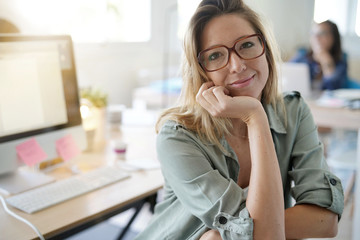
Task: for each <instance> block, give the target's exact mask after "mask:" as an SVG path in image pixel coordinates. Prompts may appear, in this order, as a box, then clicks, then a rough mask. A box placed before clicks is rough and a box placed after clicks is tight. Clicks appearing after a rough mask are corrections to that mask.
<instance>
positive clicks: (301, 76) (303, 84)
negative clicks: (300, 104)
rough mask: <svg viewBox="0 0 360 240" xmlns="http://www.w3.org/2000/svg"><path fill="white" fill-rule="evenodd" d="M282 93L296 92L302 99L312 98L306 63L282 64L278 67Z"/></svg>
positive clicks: (308, 70)
mask: <svg viewBox="0 0 360 240" xmlns="http://www.w3.org/2000/svg"><path fill="white" fill-rule="evenodd" d="M280 80H281V84H279V85H280V87H281V88H280V89H281V91H282V92H288V91H298V92H300V93H301V96H303V97H304V98H310V97H311V96H312V91H311V80H310V69H309V66H308V65H307V64H306V63H293V62H284V63H282V64H281V66H280Z"/></svg>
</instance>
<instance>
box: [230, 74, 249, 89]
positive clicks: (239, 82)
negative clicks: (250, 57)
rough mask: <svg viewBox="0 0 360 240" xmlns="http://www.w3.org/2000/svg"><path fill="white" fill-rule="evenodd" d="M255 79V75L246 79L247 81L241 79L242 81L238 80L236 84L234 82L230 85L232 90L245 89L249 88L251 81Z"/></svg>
mask: <svg viewBox="0 0 360 240" xmlns="http://www.w3.org/2000/svg"><path fill="white" fill-rule="evenodd" d="M253 79H254V75H253V76H251V77H249V78H246V79H241V80H238V81H236V82H233V83H231V84H230V87H232V88H243V87H246V86H248V85H249V84H250V83H251V81H252V80H253Z"/></svg>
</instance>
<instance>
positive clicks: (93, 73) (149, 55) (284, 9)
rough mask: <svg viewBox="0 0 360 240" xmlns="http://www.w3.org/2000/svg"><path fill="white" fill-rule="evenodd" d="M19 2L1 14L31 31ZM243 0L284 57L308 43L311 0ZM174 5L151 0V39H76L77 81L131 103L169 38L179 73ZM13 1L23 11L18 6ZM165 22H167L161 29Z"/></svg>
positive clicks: (2, 2) (156, 70) (158, 65)
mask: <svg viewBox="0 0 360 240" xmlns="http://www.w3.org/2000/svg"><path fill="white" fill-rule="evenodd" d="M21 1H24V0H11V1H10V0H0V17H5V18H7V19H9V20H11V21H13V22H14V23H16V24H17V25H18V26H19V27H20V29H21V31H22V32H23V33H32V32H33V31H34V29H35V28H34V26H32V25H31V21H28V20H27V19H26V18H25V17H24V12H25V11H26V9H22V7H21V4H19V2H21ZM245 1H246V2H247V4H249V5H250V6H251V7H253V8H254V9H255V10H257V11H258V12H260V13H261V14H262V15H264V17H265V18H266V19H268V21H269V22H270V25H271V26H272V28H273V30H274V33H275V37H276V39H277V41H278V43H279V45H280V47H281V49H282V56H283V58H284V60H287V59H289V58H290V57H291V56H292V55H293V54H294V52H295V50H296V49H297V47H299V46H304V45H305V46H306V45H307V44H308V38H309V31H310V26H311V23H312V19H313V9H314V0H301V1H299V0H271V1H269V0H245ZM31 2H33V3H34V4H35V3H36V0H32V1H31ZM175 4H176V0H152V22H153V28H152V39H151V41H150V42H148V43H103V44H99V43H75V45H74V46H75V58H76V65H77V70H78V80H79V85H80V86H82V87H85V86H89V85H91V86H95V87H99V88H100V89H103V90H104V91H105V92H107V93H108V94H109V102H110V103H111V104H126V105H127V106H131V103H132V90H133V89H134V88H135V87H137V86H139V85H141V84H145V83H147V82H149V81H150V80H159V79H162V78H163V75H164V74H163V73H164V71H163V63H164V61H163V60H164V50H165V46H166V45H165V44H164V43H165V40H166V39H170V46H169V48H171V49H172V50H171V52H170V53H169V57H170V64H169V65H170V66H171V67H172V68H173V69H175V70H174V72H175V73H176V72H178V71H176V69H178V68H179V64H180V58H181V48H182V47H181V40H179V39H177V38H176V13H175V12H174V11H173V10H169V9H173V6H174V5H175ZM14 6H16V7H17V8H18V9H19V8H20V9H22V11H20V12H19V11H17V10H16V8H14ZM39 7H41V6H39ZM44 11H46V9H44ZM166 12H167V13H166ZM64 14H66V13H64ZM165 24H169V25H171V27H170V28H165V27H166V26H167V25H165ZM165 29H168V30H169V29H170V33H169V36H166V35H164V34H165V33H164V30H165ZM44 34H46V33H44ZM170 35H171V37H170ZM356 41H358V40H355V42H356ZM344 42H345V49H347V48H348V47H347V46H346V45H348V46H350V48H348V49H350V52H349V57H350V59H351V62H350V70H353V71H360V68H358V67H356V64H358V62H357V61H359V59H360V56H359V55H360V54H359V55H357V54H355V53H354V52H356V51H352V50H351V49H352V45H354V44H353V43H351V41H344ZM359 49H360V48H359ZM353 53H354V54H353ZM358 56H359V57H358ZM175 73H173V74H171V75H175ZM354 74H355V75H354ZM354 74H351V75H353V76H355V77H356V78H357V79H360V73H354ZM357 76H358V77H357Z"/></svg>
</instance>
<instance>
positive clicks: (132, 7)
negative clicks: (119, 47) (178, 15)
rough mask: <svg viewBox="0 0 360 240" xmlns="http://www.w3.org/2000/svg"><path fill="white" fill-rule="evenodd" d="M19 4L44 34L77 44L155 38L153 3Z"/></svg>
mask: <svg viewBox="0 0 360 240" xmlns="http://www.w3.org/2000/svg"><path fill="white" fill-rule="evenodd" d="M16 3H17V10H18V12H19V13H20V14H21V15H22V16H24V19H26V21H29V22H30V23H31V24H32V27H33V28H34V27H35V28H36V29H37V31H38V32H41V33H44V32H46V33H50V34H70V35H72V38H73V39H74V41H77V42H106V41H110V42H113V41H121V42H146V41H149V40H150V37H151V0H136V1H129V0H52V1H48V0H32V1H28V0H16ZM30 23H29V24H30ZM33 32H34V31H33Z"/></svg>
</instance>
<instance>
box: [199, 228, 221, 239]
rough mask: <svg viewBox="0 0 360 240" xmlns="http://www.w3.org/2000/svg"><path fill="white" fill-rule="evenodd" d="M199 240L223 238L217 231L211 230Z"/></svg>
mask: <svg viewBox="0 0 360 240" xmlns="http://www.w3.org/2000/svg"><path fill="white" fill-rule="evenodd" d="M199 240H221V236H220V233H219V232H218V231H217V230H214V229H211V230H209V231H207V232H206V233H204V234H203V235H202V236H201V238H200V239H199Z"/></svg>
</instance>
